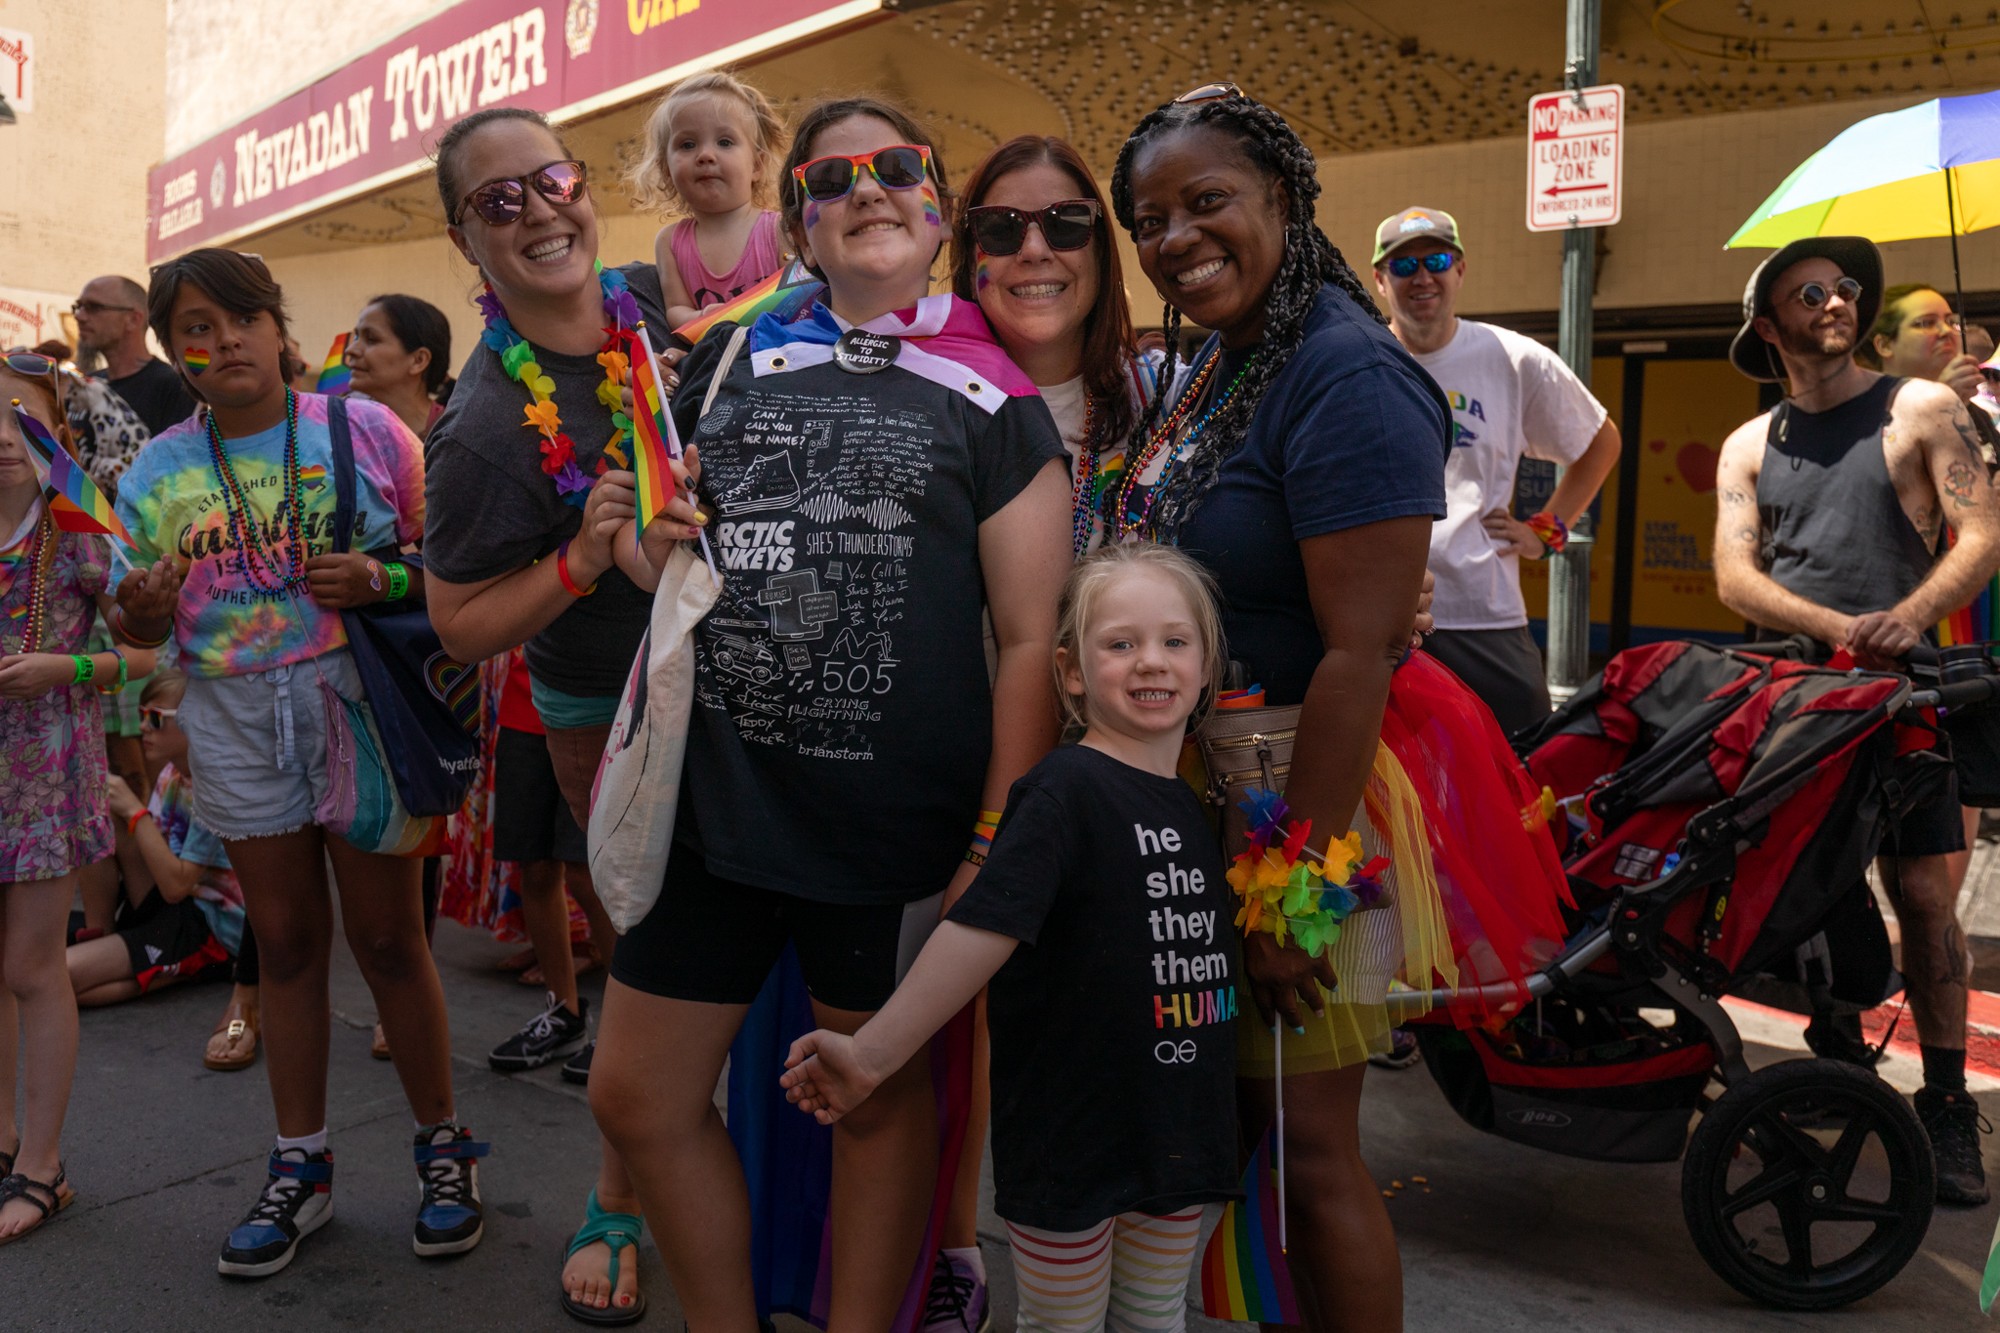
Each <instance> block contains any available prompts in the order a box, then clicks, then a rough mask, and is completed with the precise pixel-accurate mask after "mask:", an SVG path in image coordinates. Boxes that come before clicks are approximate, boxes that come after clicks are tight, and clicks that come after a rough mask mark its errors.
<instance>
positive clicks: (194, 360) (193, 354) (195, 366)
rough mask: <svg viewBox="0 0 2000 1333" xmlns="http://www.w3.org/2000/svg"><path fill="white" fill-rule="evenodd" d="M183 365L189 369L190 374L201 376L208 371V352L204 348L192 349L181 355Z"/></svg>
mask: <svg viewBox="0 0 2000 1333" xmlns="http://www.w3.org/2000/svg"><path fill="white" fill-rule="evenodd" d="M181 364H182V365H184V366H186V367H187V372H188V374H190V375H199V374H201V372H202V371H204V370H207V369H208V352H207V350H206V349H204V348H200V347H190V348H188V349H187V351H185V352H182V353H181Z"/></svg>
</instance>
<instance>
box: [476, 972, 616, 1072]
mask: <svg viewBox="0 0 2000 1333" xmlns="http://www.w3.org/2000/svg"><path fill="white" fill-rule="evenodd" d="M546 998H547V1000H548V1007H547V1008H545V1009H543V1010H542V1012H541V1013H539V1014H536V1015H535V1016H534V1017H533V1018H531V1019H529V1020H528V1022H527V1024H526V1025H525V1026H523V1027H522V1029H521V1030H520V1031H519V1032H516V1033H515V1034H514V1035H513V1036H511V1037H509V1038H507V1040H505V1041H503V1042H501V1043H500V1044H499V1045H498V1046H495V1047H494V1048H493V1053H492V1054H491V1055H489V1056H487V1057H486V1063H487V1064H489V1065H492V1066H493V1067H494V1068H495V1069H498V1070H500V1071H501V1072H502V1073H509V1072H512V1071H514V1070H520V1069H540V1068H541V1067H542V1066H543V1065H546V1064H553V1063H555V1062H556V1061H557V1060H560V1059H562V1058H563V1057H564V1056H569V1055H575V1054H576V1053H577V1052H578V1051H580V1050H582V1049H583V1048H584V1047H585V1046H586V1045H588V1044H589V1042H590V1032H589V1030H588V1029H587V1028H586V1026H585V1025H584V1019H586V1018H588V1017H589V1016H590V1001H588V1000H586V999H584V998H583V997H582V996H581V995H579V996H577V998H576V1012H575V1013H571V1012H570V1011H569V1010H567V1009H565V1008H563V1002H562V1001H561V1000H558V999H557V998H556V997H555V992H554V991H549V992H547V993H546Z"/></svg>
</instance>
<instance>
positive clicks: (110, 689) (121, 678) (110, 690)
mask: <svg viewBox="0 0 2000 1333" xmlns="http://www.w3.org/2000/svg"><path fill="white" fill-rule="evenodd" d="M105 651H106V652H108V653H110V654H111V655H112V656H113V657H115V658H117V659H118V675H117V676H116V677H115V678H114V679H112V680H111V681H109V682H106V683H100V684H99V685H98V687H97V692H98V693H99V694H116V693H118V691H120V690H122V689H124V688H125V682H126V681H127V680H129V679H130V678H131V675H132V668H131V664H130V663H129V662H127V661H126V660H125V654H123V653H121V652H119V651H118V650H117V649H116V648H107V649H105Z"/></svg>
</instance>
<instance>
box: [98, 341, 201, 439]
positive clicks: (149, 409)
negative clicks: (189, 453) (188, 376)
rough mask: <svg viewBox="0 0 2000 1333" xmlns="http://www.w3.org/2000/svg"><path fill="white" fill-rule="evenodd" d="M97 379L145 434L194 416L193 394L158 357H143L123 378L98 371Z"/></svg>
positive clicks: (170, 367) (157, 432)
mask: <svg viewBox="0 0 2000 1333" xmlns="http://www.w3.org/2000/svg"><path fill="white" fill-rule="evenodd" d="M98 378H99V379H102V380H103V381H104V382H105V383H106V384H109V385H110V386H111V391H112V392H113V393H115V394H117V395H118V396H119V397H120V398H123V399H124V400H125V402H126V404H127V405H128V406H129V407H130V408H131V409H132V410H133V411H134V412H136V413H138V414H139V420H141V421H143V422H145V423H146V433H147V434H148V435H158V434H159V433H160V432H161V431H163V430H165V429H166V428H167V427H169V426H178V425H180V424H181V423H182V422H183V421H186V420H187V419H188V418H189V417H191V416H193V415H194V395H193V394H191V393H189V392H188V389H187V385H186V384H185V383H184V382H183V381H182V380H181V376H180V372H179V371H177V370H175V369H174V368H173V367H172V366H170V365H168V364H167V363H166V362H164V361H162V360H160V359H159V358H158V357H154V356H149V357H147V358H146V360H145V363H144V364H143V365H141V366H140V367H139V368H138V369H137V370H135V371H133V372H132V373H131V374H130V375H127V376H125V377H124V378H123V379H115V380H114V379H112V378H111V377H110V376H109V375H105V374H103V373H101V372H100V373H99V375H98Z"/></svg>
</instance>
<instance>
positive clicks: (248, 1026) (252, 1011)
mask: <svg viewBox="0 0 2000 1333" xmlns="http://www.w3.org/2000/svg"><path fill="white" fill-rule="evenodd" d="M258 1028H259V1024H258V1022H257V1007H256V1006H255V1005H249V1004H243V1003H241V1002H239V1001H236V1000H231V1001H230V1002H229V1007H228V1008H227V1009H225V1010H223V1011H222V1017H221V1018H220V1019H219V1020H217V1022H216V1024H215V1031H213V1032H211V1033H209V1034H208V1049H207V1050H206V1051H204V1052H203V1053H202V1057H201V1062H202V1064H203V1065H204V1066H205V1067H207V1068H209V1069H219V1070H221V1071H223V1072H224V1073H227V1072H229V1071H231V1070H237V1069H248V1068H249V1067H250V1066H251V1065H254V1064H256V1063H257V1038H258V1036H259V1031H258ZM246 1036H247V1037H248V1038H249V1039H250V1049H248V1050H247V1051H244V1052H243V1054H241V1055H240V1056H235V1055H231V1054H229V1051H230V1048H231V1047H233V1046H235V1045H236V1043H237V1042H238V1041H240V1040H242V1039H243V1038H244V1037H246ZM217 1037H221V1038H223V1041H222V1043H221V1045H220V1047H219V1048H218V1046H217V1043H216V1040H215V1039H216V1038H217Z"/></svg>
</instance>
